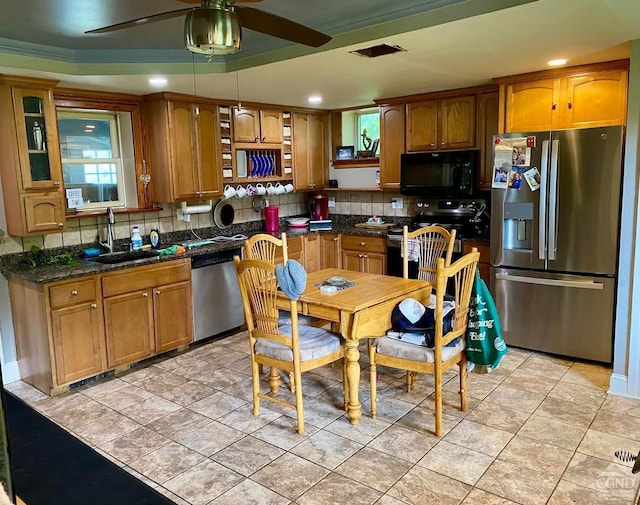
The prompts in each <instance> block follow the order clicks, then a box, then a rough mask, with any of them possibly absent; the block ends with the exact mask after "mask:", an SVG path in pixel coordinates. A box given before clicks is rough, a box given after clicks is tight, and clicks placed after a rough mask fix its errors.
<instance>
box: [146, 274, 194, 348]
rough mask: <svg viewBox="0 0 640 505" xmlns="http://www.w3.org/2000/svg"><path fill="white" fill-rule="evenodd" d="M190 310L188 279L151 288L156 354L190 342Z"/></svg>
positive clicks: (189, 283)
mask: <svg viewBox="0 0 640 505" xmlns="http://www.w3.org/2000/svg"><path fill="white" fill-rule="evenodd" d="M192 310H193V309H192V306H191V282H190V281H184V282H178V283H175V284H165V285H164V286H160V287H158V288H155V289H154V290H153V322H154V327H155V336H156V338H155V352H156V354H158V353H161V352H165V351H169V350H171V349H175V348H176V347H180V346H182V345H187V344H189V343H190V342H191V340H192V339H193V331H192V329H193V323H192Z"/></svg>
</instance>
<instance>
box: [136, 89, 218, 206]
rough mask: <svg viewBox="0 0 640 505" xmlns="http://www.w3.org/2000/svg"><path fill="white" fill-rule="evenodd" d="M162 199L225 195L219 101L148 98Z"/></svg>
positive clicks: (155, 179) (156, 189) (152, 155)
mask: <svg viewBox="0 0 640 505" xmlns="http://www.w3.org/2000/svg"><path fill="white" fill-rule="evenodd" d="M145 117H146V123H147V131H148V138H149V142H148V144H149V160H150V167H151V170H152V173H153V176H152V178H151V184H152V185H153V194H154V198H155V200H156V201H160V202H175V201H181V200H198V199H211V198H217V197H219V196H221V195H222V165H221V159H222V155H221V142H220V127H219V123H220V121H219V112H218V105H217V104H214V103H208V102H203V103H192V102H188V101H179V100H165V99H162V98H160V99H157V98H152V99H148V100H147V101H146V102H145Z"/></svg>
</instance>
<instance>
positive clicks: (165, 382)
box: [135, 370, 188, 395]
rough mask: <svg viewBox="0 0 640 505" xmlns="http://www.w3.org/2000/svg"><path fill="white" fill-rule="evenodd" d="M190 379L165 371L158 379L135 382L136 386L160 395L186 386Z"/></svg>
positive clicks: (150, 378) (148, 378)
mask: <svg viewBox="0 0 640 505" xmlns="http://www.w3.org/2000/svg"><path fill="white" fill-rule="evenodd" d="M187 381H188V379H185V378H184V377H181V376H180V375H176V374H173V373H171V372H167V371H166V370H165V371H164V373H163V374H161V375H159V376H156V377H147V378H144V379H141V380H138V381H136V382H135V385H136V386H138V387H139V388H142V389H144V390H146V391H149V392H150V393H153V394H155V395H160V394H162V393H166V392H167V391H171V390H172V389H174V388H176V387H178V386H182V385H184V384H185V383H186V382H187Z"/></svg>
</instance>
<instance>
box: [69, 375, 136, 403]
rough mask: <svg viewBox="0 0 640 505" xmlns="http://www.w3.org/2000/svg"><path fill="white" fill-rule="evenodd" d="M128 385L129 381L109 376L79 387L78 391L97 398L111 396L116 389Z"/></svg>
mask: <svg viewBox="0 0 640 505" xmlns="http://www.w3.org/2000/svg"><path fill="white" fill-rule="evenodd" d="M126 387H130V385H129V383H128V382H125V381H123V380H122V379H118V378H117V377H109V378H106V379H98V380H96V381H95V382H92V383H89V384H87V385H86V386H85V387H82V388H79V389H78V391H80V392H81V393H82V394H84V395H86V396H88V397H89V398H93V399H96V398H98V397H101V396H110V395H112V394H113V393H115V392H116V391H119V390H121V389H123V388H126Z"/></svg>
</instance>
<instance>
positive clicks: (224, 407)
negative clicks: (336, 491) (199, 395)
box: [189, 391, 246, 420]
mask: <svg viewBox="0 0 640 505" xmlns="http://www.w3.org/2000/svg"><path fill="white" fill-rule="evenodd" d="M245 405H246V402H245V401H244V400H241V399H240V398H236V397H235V396H231V395H228V394H226V393H223V392H221V391H218V392H217V393H214V394H212V395H211V396H207V397H206V398H205V399H204V400H200V401H197V402H195V403H192V404H191V405H189V408H190V409H191V410H193V411H194V412H197V413H198V414H202V415H203V416H207V417H209V418H211V419H214V420H215V419H218V418H220V417H222V416H224V415H225V414H228V413H229V412H231V411H233V410H236V409H238V408H240V407H243V406H245Z"/></svg>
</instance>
